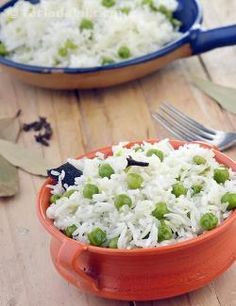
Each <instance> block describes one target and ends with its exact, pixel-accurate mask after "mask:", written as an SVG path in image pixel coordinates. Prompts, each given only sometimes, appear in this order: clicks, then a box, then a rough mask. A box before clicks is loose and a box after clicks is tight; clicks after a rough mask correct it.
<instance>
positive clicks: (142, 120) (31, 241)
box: [0, 0, 236, 306]
mask: <svg viewBox="0 0 236 306" xmlns="http://www.w3.org/2000/svg"><path fill="white" fill-rule="evenodd" d="M202 3H203V6H204V11H205V25H206V27H208V28H211V27H216V26H219V25H222V24H227V23H232V22H235V20H236V1H235V0H202ZM191 75H198V76H201V77H206V78H210V79H212V80H214V81H215V82H219V83H221V84H225V85H228V86H234V87H235V84H236V49H235V48H233V47H231V48H225V49H221V50H216V51H212V52H210V53H207V54H204V55H202V56H201V57H194V58H190V59H187V60H181V61H177V62H175V63H173V64H171V65H169V66H168V67H166V68H164V69H163V70H161V71H159V72H157V73H155V74H153V75H151V76H148V77H146V78H145V79H142V80H139V81H136V82H132V83H129V84H127V85H123V86H118V87H115V88H110V89H106V90H93V91H83V92H76V91H73V92H55V91H54V92H53V91H48V90H41V89H36V88H33V87H30V86H27V85H23V84H22V83H20V82H18V81H16V80H14V79H11V78H10V77H9V76H8V75H6V74H4V73H3V72H0V116H6V115H13V114H15V112H16V110H17V109H22V111H23V112H22V116H21V119H20V120H21V121H22V122H30V121H32V120H33V119H35V118H36V117H37V116H38V115H41V116H46V117H48V119H49V121H50V122H51V123H52V125H53V129H54V136H53V141H52V145H51V146H50V147H49V148H41V147H40V146H39V145H37V144H36V143H35V142H34V140H33V136H32V134H30V133H29V134H26V133H25V134H22V135H21V137H20V142H21V143H23V144H24V145H25V146H29V147H36V148H38V150H42V152H43V154H44V155H45V156H46V157H48V158H50V159H52V158H53V160H54V161H55V163H60V162H62V161H63V160H64V159H65V158H66V157H68V156H77V155H79V154H82V153H83V152H86V151H90V150H92V149H96V148H98V147H101V146H105V145H109V144H111V143H116V142H118V141H121V140H135V139H144V138H150V137H170V134H169V133H168V132H167V131H165V130H164V129H163V128H162V127H161V126H160V125H158V124H156V123H154V122H153V121H152V118H151V112H152V111H155V110H157V109H158V107H159V105H160V104H161V102H162V101H164V100H168V101H170V102H171V103H173V104H174V105H176V106H177V107H178V108H179V109H181V110H183V111H184V112H186V113H187V114H189V115H191V116H193V117H194V118H196V119H197V120H199V121H201V122H202V123H204V124H208V125H211V126H212V127H214V128H217V129H223V130H226V131H227V130H236V120H235V118H236V116H235V115H232V114H229V113H227V112H225V111H223V110H222V109H221V108H220V107H219V106H218V105H217V104H216V103H215V102H213V101H212V100H211V99H209V98H208V97H206V96H205V95H204V94H202V93H200V92H199V91H198V90H197V89H196V88H194V87H193V86H192V84H191V82H190V76H191ZM228 154H229V155H230V156H232V157H233V158H236V148H234V149H231V150H229V151H228ZM19 174H20V189H21V191H20V193H19V194H18V195H17V196H16V197H14V198H11V199H7V200H1V201H0V306H16V305H17V306H48V305H50V306H62V305H66V306H67V305H68V306H75V305H76V306H78V305H79V306H108V305H109V306H131V305H132V304H131V303H129V302H119V301H108V300H104V299H100V298H96V297H93V296H91V295H87V294H84V293H83V292H80V291H79V290H77V289H75V288H74V287H72V286H70V285H69V284H67V283H66V282H65V281H64V280H63V279H62V278H61V277H59V276H58V275H57V273H56V272H55V270H54V268H53V266H52V264H51V261H50V257H49V236H48V235H47V234H46V233H45V231H44V230H43V229H42V227H41V226H40V224H39V222H38V220H37V217H36V215H35V198H36V193H37V190H38V188H39V186H40V184H41V183H42V180H41V179H39V178H35V177H32V176H30V175H29V174H27V173H25V172H22V171H19ZM235 283H236V266H235V265H233V266H232V267H231V268H230V269H229V270H228V271H227V272H226V273H224V274H223V275H222V276H221V277H219V278H218V279H217V280H215V281H214V282H212V283H211V284H209V285H208V286H206V287H205V288H203V289H201V290H197V291H195V292H192V293H190V294H186V295H183V296H181V297H177V298H173V299H168V300H163V301H155V302H145V303H144V302H143V303H138V302H137V303H136V305H138V306H141V305H142V306H151V305H152V306H219V305H221V306H235V305H236V289H235Z"/></svg>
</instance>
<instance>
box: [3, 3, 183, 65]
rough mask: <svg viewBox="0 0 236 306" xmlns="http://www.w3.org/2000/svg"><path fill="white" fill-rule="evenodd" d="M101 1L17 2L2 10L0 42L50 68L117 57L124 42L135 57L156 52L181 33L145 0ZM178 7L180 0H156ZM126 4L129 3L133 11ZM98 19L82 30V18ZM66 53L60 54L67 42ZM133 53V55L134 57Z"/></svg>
mask: <svg viewBox="0 0 236 306" xmlns="http://www.w3.org/2000/svg"><path fill="white" fill-rule="evenodd" d="M101 2H102V0H86V1H85V0H66V1H65V0H41V1H40V3H39V4H36V5H32V4H31V3H29V2H28V1H23V0H21V1H18V2H17V3H16V4H15V5H14V6H13V7H11V8H8V9H6V10H5V11H4V12H3V13H2V14H1V15H0V42H2V43H3V44H4V45H5V47H6V49H7V50H8V52H9V55H8V57H9V58H11V59H12V60H14V61H16V62H20V63H25V64H30V65H38V66H47V67H49V66H50V67H93V66H100V65H101V64H102V62H103V59H104V57H109V58H111V59H113V60H114V61H115V62H120V61H122V59H121V58H120V57H119V55H118V50H119V48H120V47H123V46H126V47H128V48H129V49H130V52H131V56H130V58H136V57H139V56H141V55H145V54H148V53H150V52H154V51H156V50H158V49H159V48H161V47H162V46H164V45H165V44H168V43H169V42H171V41H174V40H176V39H177V38H179V37H180V35H181V34H180V32H179V31H178V27H174V26H173V25H172V23H171V22H170V20H169V19H168V18H167V17H166V16H165V15H164V14H162V13H161V12H158V11H154V10H152V9H151V8H150V7H149V5H144V4H143V0H116V4H115V6H113V7H111V8H107V7H104V6H103V5H101ZM153 3H154V5H155V7H157V8H159V7H160V6H161V5H164V6H165V7H166V8H167V9H168V10H170V11H171V12H174V11H175V10H176V8H177V1H176V0H153ZM122 8H129V9H130V12H129V13H128V14H125V13H122V12H121V11H120V10H121V9H122ZM84 18H86V19H89V20H91V21H92V22H93V29H90V30H81V29H80V24H81V21H82V20H83V19H84ZM68 40H69V41H70V42H73V44H74V46H75V47H74V48H72V49H70V48H67V51H66V52H67V55H63V56H62V55H60V52H59V50H60V49H61V48H64V47H65V45H66V42H67V41H68ZM130 58H129V59H130Z"/></svg>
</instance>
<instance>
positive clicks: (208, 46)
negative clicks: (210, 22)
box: [190, 25, 236, 54]
mask: <svg viewBox="0 0 236 306" xmlns="http://www.w3.org/2000/svg"><path fill="white" fill-rule="evenodd" d="M190 43H191V46H192V50H193V54H200V53H203V52H206V51H210V50H212V49H215V48H220V47H226V46H232V45H236V25H231V26H226V27H221V28H217V29H212V30H208V31H203V30H202V29H200V28H199V29H194V30H192V31H191V32H190Z"/></svg>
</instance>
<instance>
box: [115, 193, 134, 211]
mask: <svg viewBox="0 0 236 306" xmlns="http://www.w3.org/2000/svg"><path fill="white" fill-rule="evenodd" d="M114 204H115V206H116V208H117V209H120V208H121V207H122V206H124V205H128V206H129V207H131V206H132V200H131V198H130V197H129V196H128V195H127V194H119V195H117V196H116V198H115V202H114Z"/></svg>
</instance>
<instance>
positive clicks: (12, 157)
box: [0, 139, 52, 176]
mask: <svg viewBox="0 0 236 306" xmlns="http://www.w3.org/2000/svg"><path fill="white" fill-rule="evenodd" d="M0 155H2V156H3V157H4V158H5V159H6V160H7V161H8V162H9V163H11V164H12V165H14V166H16V167H19V168H21V169H23V170H25V171H27V172H29V173H31V174H34V175H41V176H47V169H50V168H51V167H52V165H49V163H48V161H47V160H46V159H45V158H43V157H42V156H41V154H39V152H38V151H36V150H32V149H28V148H25V147H23V146H22V145H20V144H15V143H13V142H10V141H7V140H3V139H0Z"/></svg>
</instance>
